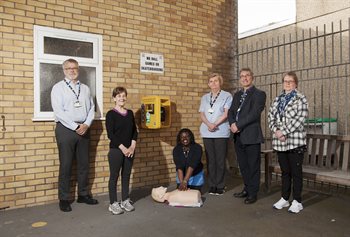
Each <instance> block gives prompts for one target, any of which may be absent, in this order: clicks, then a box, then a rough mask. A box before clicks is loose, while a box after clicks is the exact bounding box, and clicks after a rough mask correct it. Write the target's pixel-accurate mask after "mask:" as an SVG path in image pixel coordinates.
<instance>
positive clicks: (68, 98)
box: [51, 79, 95, 130]
mask: <svg viewBox="0 0 350 237" xmlns="http://www.w3.org/2000/svg"><path fill="white" fill-rule="evenodd" d="M66 82H67V83H68V84H69V85H70V86H71V87H72V89H73V90H74V91H75V92H76V94H74V92H73V91H72V90H71V89H70V88H69V86H68V85H67V83H66ZM79 87H80V94H79V98H78V99H77V97H76V95H77V94H78V91H79ZM77 101H79V104H80V106H79V107H78V106H74V104H75V103H76V102H77ZM51 105H52V109H53V112H54V115H55V121H56V122H60V123H61V124H62V125H63V126H65V127H66V128H69V129H71V130H75V129H76V128H77V127H78V123H84V124H86V125H88V126H89V127H90V126H91V123H92V122H93V120H94V118H95V105H94V101H93V99H92V96H91V93H90V89H89V87H88V86H87V85H84V84H82V83H80V82H79V81H78V82H77V83H76V84H75V85H74V83H73V82H71V81H70V80H67V79H65V81H64V80H62V81H60V82H58V83H56V84H55V85H54V86H53V87H52V91H51Z"/></svg>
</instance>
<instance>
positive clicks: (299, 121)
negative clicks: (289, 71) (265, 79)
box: [268, 91, 308, 151]
mask: <svg viewBox="0 0 350 237" xmlns="http://www.w3.org/2000/svg"><path fill="white" fill-rule="evenodd" d="M278 100H279V97H276V98H275V100H274V101H273V103H272V105H271V107H270V109H269V113H268V125H269V128H270V129H271V131H272V132H273V136H272V147H273V149H274V150H277V151H288V150H292V149H294V148H297V147H300V146H304V145H306V131H305V128H304V123H305V119H306V117H307V116H308V102H307V100H306V97H305V96H304V95H303V94H301V93H300V92H299V91H297V94H296V95H295V96H294V97H293V98H292V99H291V101H289V103H288V104H287V105H286V107H285V110H284V113H283V114H282V115H280V114H279V113H278ZM277 130H280V131H281V132H282V133H283V135H284V136H285V137H286V138H287V139H286V141H285V142H281V141H280V140H278V138H277V137H276V136H275V132H276V131H277Z"/></svg>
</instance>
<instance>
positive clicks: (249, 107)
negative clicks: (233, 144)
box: [228, 86, 266, 145]
mask: <svg viewBox="0 0 350 237" xmlns="http://www.w3.org/2000/svg"><path fill="white" fill-rule="evenodd" d="M242 94H243V90H240V91H238V92H236V93H235V95H234V96H233V101H232V105H231V108H230V110H229V112H228V121H229V123H230V126H231V124H233V123H236V126H237V127H238V129H239V131H240V132H239V133H240V139H241V142H242V143H243V144H245V145H248V144H258V143H263V142H264V137H263V134H262V130H261V124H260V122H261V112H262V111H263V110H264V108H265V102H266V94H265V92H264V91H262V90H259V89H257V88H256V87H255V86H252V87H251V88H249V89H248V91H247V96H246V98H245V100H244V103H243V105H242V108H241V111H240V112H239V117H238V121H236V114H237V110H238V108H239V101H240V99H241V95H242ZM236 136H237V134H234V138H236Z"/></svg>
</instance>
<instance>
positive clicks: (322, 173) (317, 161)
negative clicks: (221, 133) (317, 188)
mask: <svg viewBox="0 0 350 237" xmlns="http://www.w3.org/2000/svg"><path fill="white" fill-rule="evenodd" d="M307 146H308V149H307V152H305V157H304V161H303V177H304V179H311V180H315V181H319V182H327V183H333V184H338V185H344V186H350V159H349V155H350V151H349V150H350V135H347V136H340V135H323V134H308V135H307ZM261 153H262V154H263V156H264V159H265V186H266V188H267V190H269V189H270V187H271V179H272V173H275V174H281V169H280V166H279V164H278V162H277V158H276V155H273V151H272V150H263V151H262V152H261Z"/></svg>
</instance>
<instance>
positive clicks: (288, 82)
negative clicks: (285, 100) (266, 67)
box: [283, 81, 295, 84]
mask: <svg viewBox="0 0 350 237" xmlns="http://www.w3.org/2000/svg"><path fill="white" fill-rule="evenodd" d="M294 82H295V81H283V83H285V84H292V83H294Z"/></svg>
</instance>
